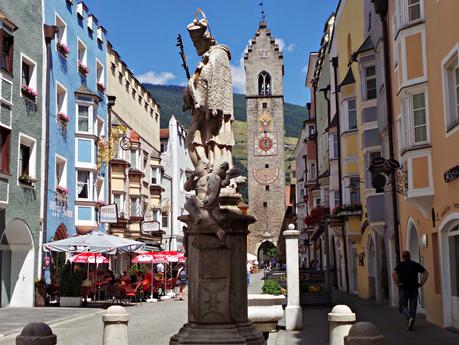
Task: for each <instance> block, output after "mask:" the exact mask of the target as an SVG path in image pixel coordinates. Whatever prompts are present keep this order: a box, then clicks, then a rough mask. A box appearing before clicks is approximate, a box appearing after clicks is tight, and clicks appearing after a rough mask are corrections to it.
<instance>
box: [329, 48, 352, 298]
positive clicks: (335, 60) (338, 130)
mask: <svg viewBox="0 0 459 345" xmlns="http://www.w3.org/2000/svg"><path fill="white" fill-rule="evenodd" d="M331 62H332V66H333V77H334V79H335V108H336V113H335V116H336V117H337V121H336V133H337V135H338V140H337V141H338V183H339V202H340V203H341V205H342V204H343V178H342V177H343V173H342V169H341V161H342V156H341V125H340V117H339V98H338V92H339V91H338V57H336V56H335V57H332V59H331ZM341 235H342V236H343V249H344V265H345V269H344V271H345V276H346V292H347V293H349V291H350V289H349V267H348V263H347V239H346V237H347V236H346V229H345V227H344V225H342V226H341ZM335 266H336V262H335ZM335 271H336V267H335Z"/></svg>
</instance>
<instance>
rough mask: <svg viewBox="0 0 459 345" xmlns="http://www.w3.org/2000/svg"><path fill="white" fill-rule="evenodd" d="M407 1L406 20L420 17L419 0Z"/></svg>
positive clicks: (412, 20)
mask: <svg viewBox="0 0 459 345" xmlns="http://www.w3.org/2000/svg"><path fill="white" fill-rule="evenodd" d="M407 1H408V3H407V5H408V22H414V21H417V20H419V19H421V0H407Z"/></svg>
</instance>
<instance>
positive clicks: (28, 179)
mask: <svg viewBox="0 0 459 345" xmlns="http://www.w3.org/2000/svg"><path fill="white" fill-rule="evenodd" d="M18 181H19V183H21V184H24V185H27V186H31V187H33V186H35V183H36V182H37V180H36V179H34V178H33V177H32V176H29V175H21V176H19V178H18Z"/></svg>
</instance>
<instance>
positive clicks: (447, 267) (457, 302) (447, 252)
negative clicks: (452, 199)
mask: <svg viewBox="0 0 459 345" xmlns="http://www.w3.org/2000/svg"><path fill="white" fill-rule="evenodd" d="M440 232H441V242H440V243H441V245H440V252H441V253H442V256H441V259H442V294H443V320H444V321H443V322H444V326H445V327H455V328H458V329H459V213H453V214H450V215H449V216H448V217H447V218H446V219H445V220H444V221H443V223H442V224H441V225H440Z"/></svg>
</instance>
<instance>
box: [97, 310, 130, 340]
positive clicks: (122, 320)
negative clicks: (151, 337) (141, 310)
mask: <svg viewBox="0 0 459 345" xmlns="http://www.w3.org/2000/svg"><path fill="white" fill-rule="evenodd" d="M102 321H103V323H104V334H103V338H102V345H128V322H129V314H128V313H127V311H126V309H124V308H123V307H121V306H119V305H114V306H111V307H109V308H108V309H107V310H106V311H105V313H104V314H103V315H102Z"/></svg>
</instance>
